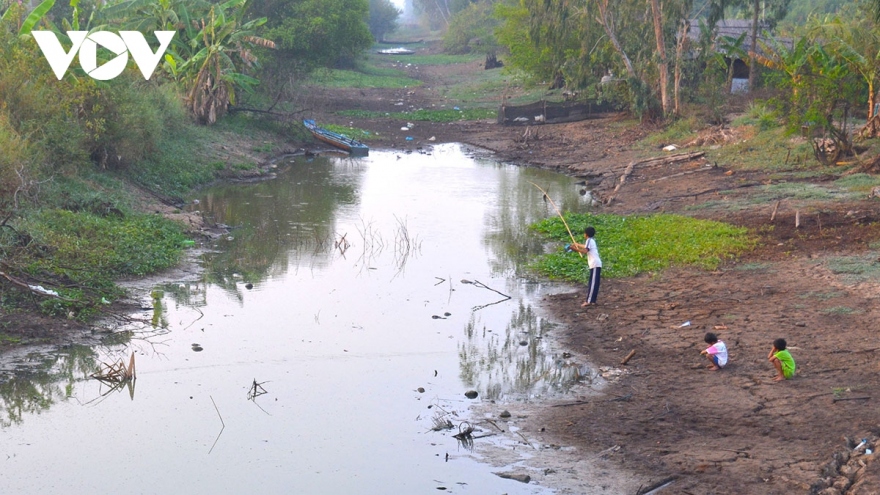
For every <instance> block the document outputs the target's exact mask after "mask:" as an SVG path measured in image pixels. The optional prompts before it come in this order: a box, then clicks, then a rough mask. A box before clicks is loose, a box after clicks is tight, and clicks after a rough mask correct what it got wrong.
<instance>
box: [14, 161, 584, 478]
mask: <svg viewBox="0 0 880 495" xmlns="http://www.w3.org/2000/svg"><path fill="white" fill-rule="evenodd" d="M277 165H278V168H277V178H276V179H274V180H269V181H264V182H257V183H250V184H225V185H219V186H216V187H213V188H211V189H209V190H206V191H202V192H201V193H200V194H199V195H198V196H197V197H195V198H193V204H192V206H191V208H193V209H198V210H200V211H201V212H202V213H203V214H204V215H206V217H207V218H209V219H211V220H212V221H214V222H217V223H218V224H224V225H228V226H230V230H229V231H228V233H224V234H222V235H220V236H219V237H218V238H217V239H216V240H215V241H214V242H212V243H210V244H208V245H207V246H206V248H207V249H205V251H204V253H203V254H201V256H200V257H199V258H198V259H199V263H200V265H201V270H200V271H199V272H198V274H197V275H196V276H194V277H188V278H186V279H183V280H175V281H173V282H164V283H162V284H159V285H157V286H155V287H154V288H153V289H152V291H151V297H147V298H146V299H145V300H144V302H143V308H144V309H143V311H142V312H141V313H139V314H137V315H134V316H135V317H137V318H139V319H141V320H143V321H144V322H146V323H140V324H135V325H131V326H129V327H127V328H125V329H117V330H116V331H114V332H112V333H110V334H108V335H106V336H105V337H104V338H103V340H102V343H101V344H100V345H96V346H67V347H65V348H62V349H38V350H33V351H32V352H28V353H22V355H21V356H19V359H17V360H16V362H15V366H11V365H10V366H7V367H6V368H5V369H4V370H0V371H2V372H3V374H2V375H0V376H2V383H0V401H2V402H0V430H2V432H0V436H2V440H0V445H2V453H3V455H4V456H5V463H4V466H5V467H4V470H3V471H4V475H3V482H2V485H3V489H2V490H0V491H2V492H3V493H19V494H22V493H40V494H51V493H65V494H67V493H156V494H160V493H161V494H170V493H188V494H189V493H272V494H275V493H278V494H281V493H290V494H294V493H295V494H354V493H359V494H365V493H395V494H397V493H400V494H403V493H407V494H409V493H436V492H437V491H438V490H439V491H443V492H447V493H471V494H491V493H497V494H501V493H508V494H543V493H553V491H552V490H551V489H550V488H548V487H544V486H540V485H537V484H536V483H534V482H533V483H528V484H526V483H520V482H517V481H513V480H510V479H503V478H500V477H498V476H496V475H495V474H494V473H495V472H499V471H505V469H506V467H505V466H492V465H490V464H491V463H489V462H487V460H486V459H485V458H481V456H480V455H475V453H474V452H473V451H472V447H471V446H470V445H469V442H460V441H459V440H457V439H455V438H454V436H453V435H455V434H456V433H458V432H459V430H460V429H462V428H466V427H467V426H468V425H471V426H475V427H476V430H475V432H474V433H473V436H475V437H478V438H477V439H475V440H473V441H474V442H476V443H479V442H489V441H491V438H490V437H485V438H479V437H480V436H481V435H484V434H489V433H491V427H489V426H488V425H486V424H485V423H480V422H478V421H477V419H478V418H473V417H471V416H469V414H470V412H469V411H470V410H471V406H473V405H474V404H477V403H481V404H487V403H489V402H488V401H497V403H498V404H501V405H503V404H505V403H509V402H515V401H535V400H541V399H543V398H548V397H553V396H556V395H557V394H561V393H565V392H566V391H567V390H568V389H569V388H570V387H572V386H574V385H575V384H576V383H577V382H578V380H579V376H582V374H583V373H584V371H585V370H584V368H583V367H582V366H579V365H578V364H577V363H572V362H571V361H570V360H568V359H565V358H563V357H562V353H561V352H560V351H559V350H558V349H557V348H556V347H555V345H554V342H553V339H552V335H551V334H552V332H553V330H554V329H555V328H556V326H555V325H554V323H553V322H552V321H551V320H549V319H548V318H546V317H545V316H544V315H543V314H542V313H541V310H540V307H539V306H538V303H539V299H540V297H541V296H542V295H544V294H546V293H547V292H548V291H553V290H558V287H557V286H555V285H553V284H549V283H547V282H545V281H542V280H540V279H538V278H536V277H533V276H530V274H529V273H528V271H527V269H526V265H527V263H528V261H529V260H530V259H532V258H533V257H534V256H535V255H537V254H539V253H541V252H543V251H544V250H545V249H548V247H547V246H545V245H544V243H542V242H541V240H540V239H538V238H537V237H536V236H535V235H534V234H533V233H532V232H530V231H529V230H528V228H527V226H528V225H529V224H530V223H532V222H534V221H536V220H539V219H542V218H545V217H547V216H552V215H555V214H556V213H555V210H554V208H553V204H552V203H551V202H548V201H546V199H545V198H544V197H543V193H542V192H541V190H539V189H538V187H536V186H535V185H536V184H537V185H540V186H541V188H543V189H545V190H547V192H548V193H549V195H550V197H551V198H552V199H553V203H555V204H556V205H557V206H559V208H561V209H563V210H565V211H587V210H588V209H589V208H590V196H589V194H585V191H584V190H583V187H584V186H582V185H578V184H577V183H576V180H575V179H573V178H571V177H567V176H563V175H560V174H556V173H552V172H549V171H543V170H538V169H533V168H525V167H518V166H515V165H510V164H504V163H498V162H496V161H494V160H492V159H491V157H490V156H487V155H485V154H480V153H475V152H474V151H473V150H469V149H467V148H465V147H462V146H460V145H456V144H447V145H438V146H436V147H433V148H430V149H425V150H419V151H416V152H412V153H404V152H402V151H395V150H374V151H372V152H371V154H370V156H369V157H366V158H361V159H350V158H347V157H339V156H331V155H325V156H317V157H304V156H299V157H291V158H288V159H285V160H281V161H279V162H278V163H277ZM132 354H134V355H135V358H136V371H137V380H136V381H135V382H134V386H131V385H123V386H121V387H116V388H113V387H111V386H110V385H108V384H106V383H102V382H101V381H99V380H95V379H92V378H90V375H91V374H92V373H94V372H95V371H96V369H98V367H100V366H102V365H104V364H110V363H115V362H119V361H121V362H124V363H128V362H129V359H130V356H131V355H132ZM566 357H567V356H566ZM468 391H475V392H477V394H478V396H477V398H476V399H469V398H467V397H466V396H465V393H466V392H468ZM501 408H503V407H501ZM448 425H451V426H452V428H451V429H446V428H441V427H442V426H448Z"/></svg>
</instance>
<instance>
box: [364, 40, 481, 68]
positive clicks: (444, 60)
mask: <svg viewBox="0 0 880 495" xmlns="http://www.w3.org/2000/svg"><path fill="white" fill-rule="evenodd" d="M385 48H397V45H382V46H381V47H380V48H379V49H380V50H381V49H385ZM406 48H409V49H412V50H416V51H417V52H418V49H419V48H421V47H420V46H419V45H418V44H416V45H408V46H407V47H406ZM478 60H483V56H481V55H479V54H473V53H468V54H465V55H448V54H445V53H438V54H434V55H419V54H418V53H415V54H413V55H380V54H378V53H376V54H371V55H370V57H369V61H370V62H371V63H374V64H377V65H382V64H383V63H388V62H394V63H398V64H411V65H453V64H469V63H473V62H477V61H478Z"/></svg>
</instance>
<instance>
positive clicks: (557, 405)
mask: <svg viewBox="0 0 880 495" xmlns="http://www.w3.org/2000/svg"><path fill="white" fill-rule="evenodd" d="M589 403H590V401H587V400H578V401H574V402H568V403H565V404H553V405H552V406H550V407H568V406H582V405H584V404H589Z"/></svg>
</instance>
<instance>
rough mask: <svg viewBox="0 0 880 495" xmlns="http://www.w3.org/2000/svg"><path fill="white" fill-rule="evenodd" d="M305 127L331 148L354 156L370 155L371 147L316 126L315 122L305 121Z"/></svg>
mask: <svg viewBox="0 0 880 495" xmlns="http://www.w3.org/2000/svg"><path fill="white" fill-rule="evenodd" d="M303 125H304V126H306V129H308V130H309V132H311V133H312V136H315V139H319V140H321V141H324V142H325V143H327V144H329V145H331V146H335V147H337V148H340V149H343V150H345V151H347V152H349V153H350V154H351V155H352V156H367V155H368V154H370V147H369V146H367V145H366V144H364V143H362V142H360V141H357V140H355V139H352V138H350V137H348V136H343V135H342V134H338V133H336V132H333V131H328V130H327V129H324V128H323V127H318V124H316V123H315V121H314V120H311V119H306V120H303Z"/></svg>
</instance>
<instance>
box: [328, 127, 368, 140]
mask: <svg viewBox="0 0 880 495" xmlns="http://www.w3.org/2000/svg"><path fill="white" fill-rule="evenodd" d="M321 127H323V128H324V129H327V130H328V131H330V132H335V133H336V134H342V135H343V136H345V137H348V138H350V139H356V140H358V141H370V140H375V139H379V135H378V134H376V133H374V132H370V131H366V130H364V129H359V128H357V127H349V126H345V125H336V124H322V125H321Z"/></svg>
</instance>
